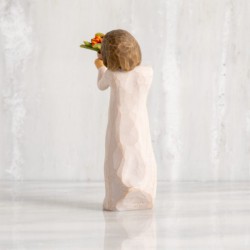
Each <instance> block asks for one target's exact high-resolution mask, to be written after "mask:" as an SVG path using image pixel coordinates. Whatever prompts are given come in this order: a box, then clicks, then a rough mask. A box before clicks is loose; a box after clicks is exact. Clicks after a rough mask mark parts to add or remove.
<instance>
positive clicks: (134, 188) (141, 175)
mask: <svg viewBox="0 0 250 250" xmlns="http://www.w3.org/2000/svg"><path fill="white" fill-rule="evenodd" d="M152 78H153V69H152V67H151V66H143V65H138V66H136V67H135V68H134V69H133V70H131V71H122V70H118V71H111V70H109V69H107V68H106V67H105V66H102V67H100V68H99V69H98V78H97V86H98V88H99V89H100V90H106V89H108V88H110V100H109V111H108V124H107V130H106V137H105V161H104V180H105V198H104V201H103V210H110V211H125V210H136V209H151V208H153V206H154V200H155V196H156V188H157V184H156V183H157V165H156V160H155V156H154V151H153V147H152V142H151V135H150V127H149V120H148V111H147V96H148V92H149V89H150V86H151V83H152Z"/></svg>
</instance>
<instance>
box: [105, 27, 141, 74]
mask: <svg viewBox="0 0 250 250" xmlns="http://www.w3.org/2000/svg"><path fill="white" fill-rule="evenodd" d="M101 54H102V58H103V63H104V65H105V66H106V67H107V68H108V69H110V70H112V71H116V70H118V69H121V70H125V71H130V70H132V69H134V68H135V67H136V66H137V65H139V64H140V63H141V49H140V46H139V44H138V42H137V40H136V39H135V38H134V37H133V36H132V35H131V34H130V33H129V32H128V31H126V30H122V29H117V30H111V31H110V32H108V33H106V34H105V36H104V37H103V40H102V46H101Z"/></svg>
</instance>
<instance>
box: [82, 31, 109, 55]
mask: <svg viewBox="0 0 250 250" xmlns="http://www.w3.org/2000/svg"><path fill="white" fill-rule="evenodd" d="M103 37H104V34H103V33H101V32H99V33H96V34H95V37H94V38H92V39H91V42H88V41H83V44H81V45H80V47H81V48H85V49H90V50H94V51H97V52H98V53H100V51H101V46H102V39H103Z"/></svg>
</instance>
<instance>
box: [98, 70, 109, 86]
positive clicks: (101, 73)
mask: <svg viewBox="0 0 250 250" xmlns="http://www.w3.org/2000/svg"><path fill="white" fill-rule="evenodd" d="M109 84H110V76H109V70H107V68H106V67H105V66H102V67H100V68H99V69H98V78H97V86H98V88H99V89H100V90H105V89H107V88H108V87H109Z"/></svg>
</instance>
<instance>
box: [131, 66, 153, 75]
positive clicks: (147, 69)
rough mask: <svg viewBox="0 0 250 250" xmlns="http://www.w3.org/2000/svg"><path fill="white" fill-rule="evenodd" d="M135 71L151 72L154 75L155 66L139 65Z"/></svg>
mask: <svg viewBox="0 0 250 250" xmlns="http://www.w3.org/2000/svg"><path fill="white" fill-rule="evenodd" d="M135 71H138V72H141V73H144V74H147V75H148V74H149V75H153V72H154V70H153V67H152V66H151V65H138V66H137V67H135Z"/></svg>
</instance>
